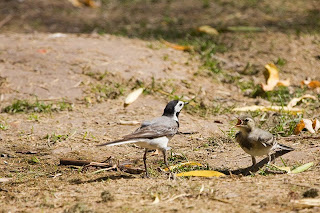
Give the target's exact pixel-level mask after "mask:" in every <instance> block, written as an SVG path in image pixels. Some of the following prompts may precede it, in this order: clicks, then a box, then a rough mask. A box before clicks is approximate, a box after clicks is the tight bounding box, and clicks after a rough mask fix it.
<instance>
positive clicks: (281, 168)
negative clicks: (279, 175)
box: [272, 165, 291, 172]
mask: <svg viewBox="0 0 320 213" xmlns="http://www.w3.org/2000/svg"><path fill="white" fill-rule="evenodd" d="M272 166H273V167H275V168H277V169H279V170H281V171H286V172H290V171H291V169H290V167H288V166H276V165H272Z"/></svg>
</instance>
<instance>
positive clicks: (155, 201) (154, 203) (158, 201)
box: [151, 194, 160, 205]
mask: <svg viewBox="0 0 320 213" xmlns="http://www.w3.org/2000/svg"><path fill="white" fill-rule="evenodd" d="M158 203H160V198H159V195H158V194H156V195H155V197H154V201H153V202H152V203H151V205H156V204H158Z"/></svg>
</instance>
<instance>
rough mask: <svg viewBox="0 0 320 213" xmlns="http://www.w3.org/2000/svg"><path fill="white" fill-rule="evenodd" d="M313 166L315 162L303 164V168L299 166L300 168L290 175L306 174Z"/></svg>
mask: <svg viewBox="0 0 320 213" xmlns="http://www.w3.org/2000/svg"><path fill="white" fill-rule="evenodd" d="M311 166H313V162H310V163H306V164H303V165H302V166H299V167H297V168H295V169H294V170H292V171H291V172H290V173H292V174H296V173H300V172H304V171H306V170H307V169H309V168H310V167H311Z"/></svg>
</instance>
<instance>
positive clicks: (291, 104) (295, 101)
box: [287, 94, 317, 108]
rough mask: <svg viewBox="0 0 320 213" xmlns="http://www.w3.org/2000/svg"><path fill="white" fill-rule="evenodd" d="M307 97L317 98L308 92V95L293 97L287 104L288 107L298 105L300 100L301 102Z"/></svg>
mask: <svg viewBox="0 0 320 213" xmlns="http://www.w3.org/2000/svg"><path fill="white" fill-rule="evenodd" d="M306 98H310V99H313V100H317V98H316V97H315V96H313V95H309V94H306V95H303V96H301V97H299V98H293V99H292V100H291V101H290V102H289V103H288V105H287V107H288V108H292V107H294V106H296V105H297V104H298V102H300V101H301V100H303V99H306Z"/></svg>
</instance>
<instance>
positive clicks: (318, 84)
mask: <svg viewBox="0 0 320 213" xmlns="http://www.w3.org/2000/svg"><path fill="white" fill-rule="evenodd" d="M301 85H307V86H308V88H309V89H316V88H318V87H320V81H316V80H314V81H310V80H305V81H301Z"/></svg>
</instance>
